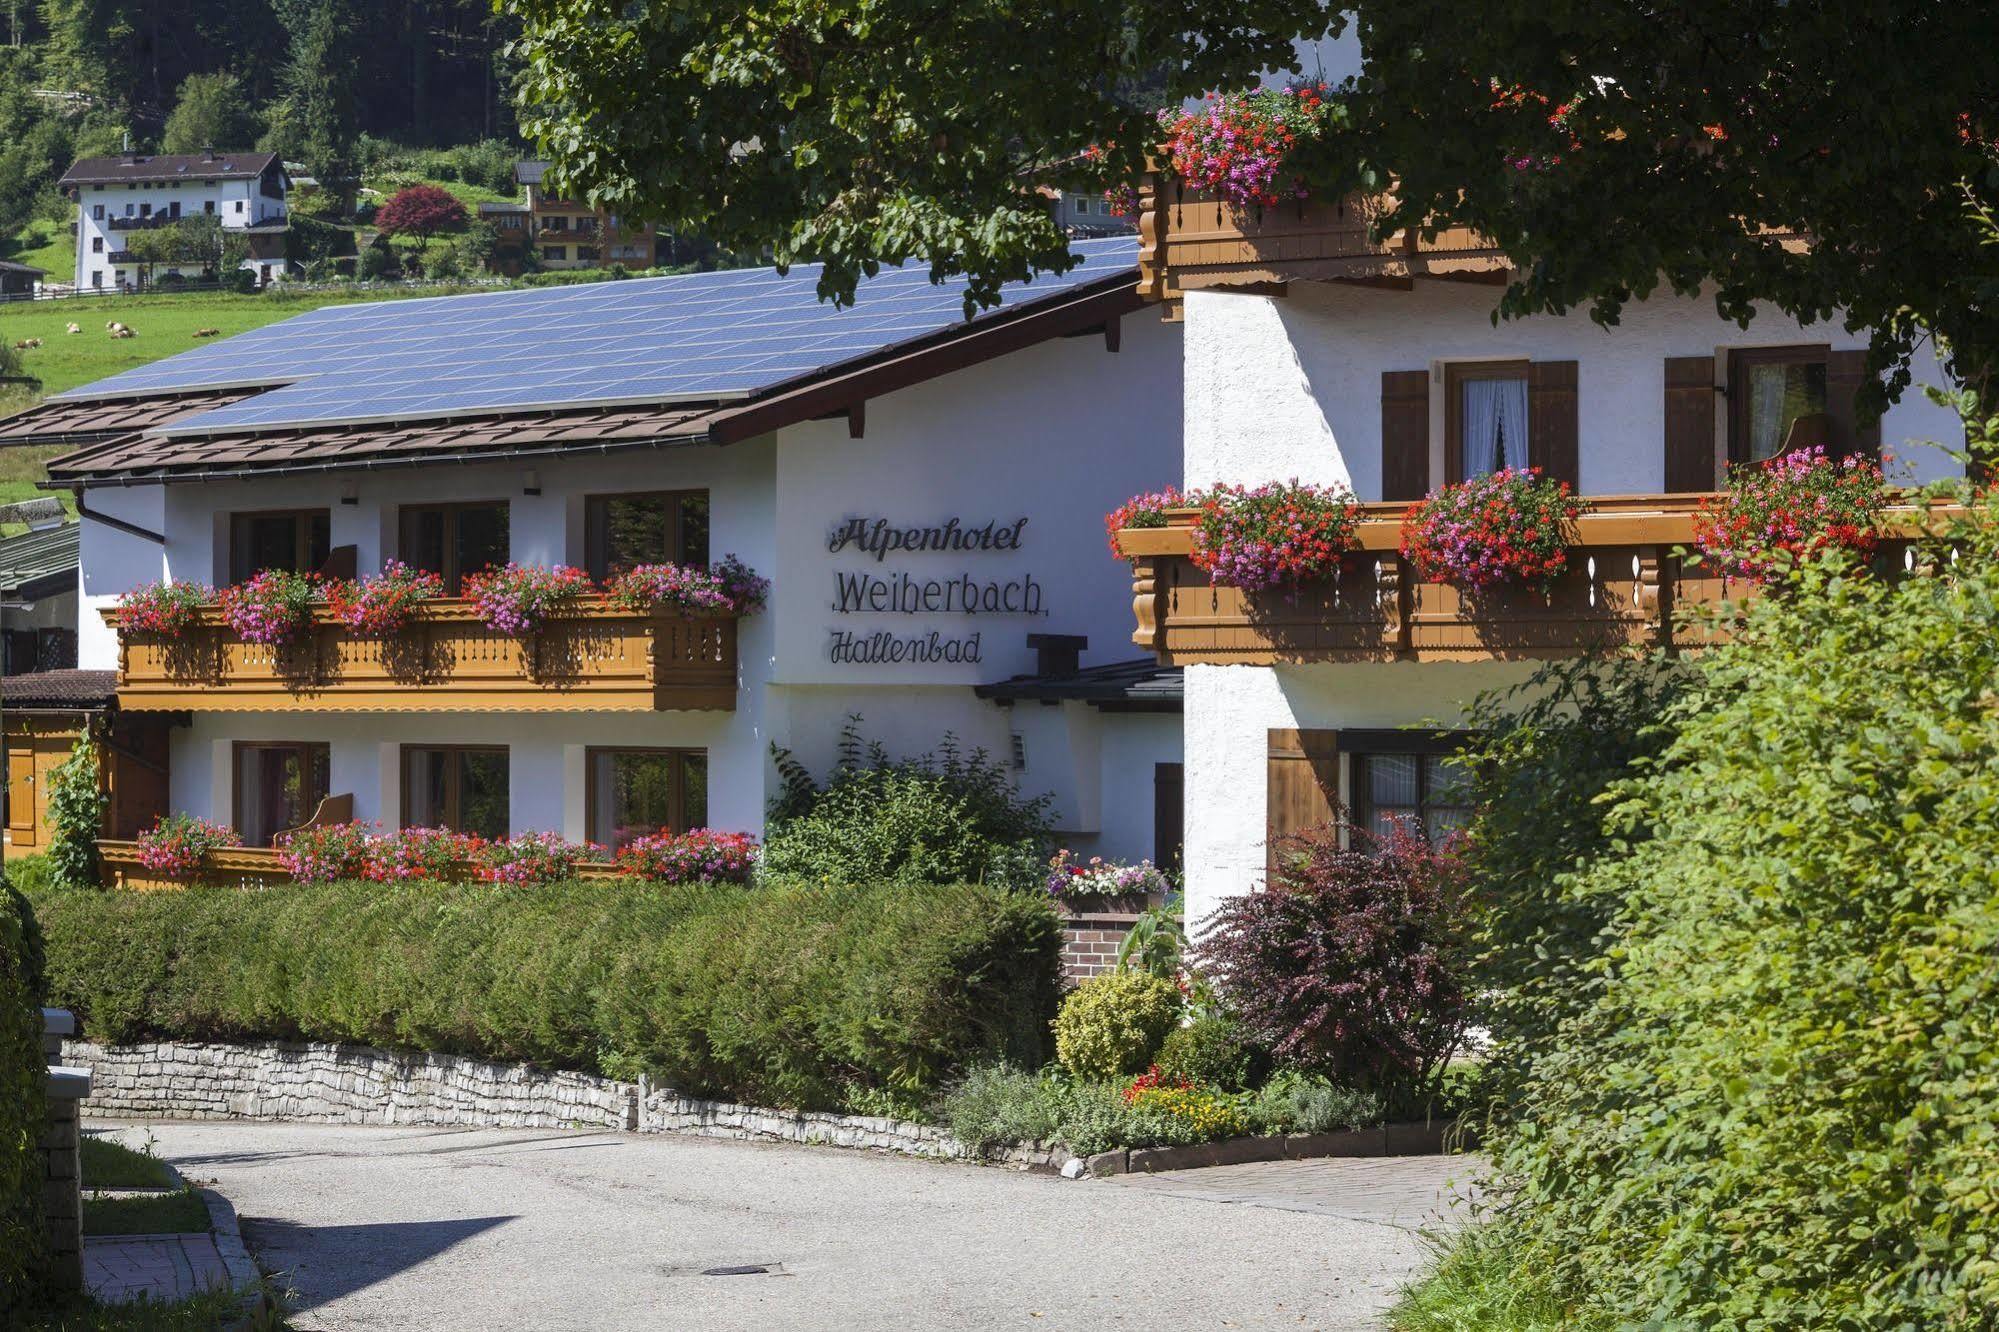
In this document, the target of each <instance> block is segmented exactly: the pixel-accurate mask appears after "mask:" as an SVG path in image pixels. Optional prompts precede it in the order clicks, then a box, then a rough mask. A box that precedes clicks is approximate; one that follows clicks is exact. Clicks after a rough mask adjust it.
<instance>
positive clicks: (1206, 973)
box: [1188, 828, 1468, 1088]
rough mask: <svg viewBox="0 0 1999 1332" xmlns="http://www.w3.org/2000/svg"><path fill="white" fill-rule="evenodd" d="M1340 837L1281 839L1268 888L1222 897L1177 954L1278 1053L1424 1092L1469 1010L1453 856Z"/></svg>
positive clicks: (1395, 836) (1462, 907) (1413, 840)
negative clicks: (1193, 940) (1195, 938)
mask: <svg viewBox="0 0 1999 1332" xmlns="http://www.w3.org/2000/svg"><path fill="white" fill-rule="evenodd" d="M1349 840H1350V845H1348V846H1341V845H1340V843H1339V838H1338V836H1337V834H1336V830H1335V829H1333V828H1325V829H1321V830H1319V831H1316V832H1312V833H1307V834H1305V835H1303V836H1299V837H1294V838H1288V839H1286V840H1285V841H1284V842H1283V843H1281V844H1280V845H1279V848H1278V855H1277V861H1278V867H1277V872H1276V875H1275V878H1274V879H1273V881H1272V883H1271V884H1270V886H1269V887H1268V888H1267V889H1265V890H1264V891H1262V892H1255V893H1244V894H1243V895H1241V896H1239V897H1234V898H1231V899H1229V901H1228V902H1227V903H1226V904H1225V905H1224V906H1222V907H1221V908H1220V909H1218V910H1217V911H1216V912H1215V913H1214V915H1212V916H1210V917H1209V918H1208V922H1207V926H1206V929H1205V931H1204V932H1203V934H1202V935H1201V938H1200V942H1199V943H1198V944H1197V945H1195V946H1194V947H1193V948H1192V949H1191V950H1190V952H1189V954H1188V958H1189V961H1190V962H1191V963H1192V964H1193V966H1194V967H1195V969H1196V970H1197V971H1198V972H1199V973H1200V974H1201V975H1202V976H1203V977H1204V978H1205V979H1206V980H1207V981H1208V983H1209V984H1210V985H1212V986H1213V987H1214V990H1215V994H1216V997H1217V998H1218V999H1219V1000H1220V1001H1221V1003H1222V1006H1223V1007H1224V1008H1225V1009H1226V1010H1227V1011H1228V1012H1229V1013H1230V1014H1231V1015H1232V1016H1234V1017H1235V1018H1236V1020H1237V1021H1238V1022H1240V1023H1241V1024H1242V1026H1243V1028H1244V1029H1245V1030H1246V1031H1247V1032H1248V1033H1249V1034H1250V1035H1251V1036H1253V1037H1255V1039H1256V1040H1257V1041H1258V1042H1259V1043H1260V1044H1262V1045H1263V1046H1264V1047H1265V1048H1267V1049H1269V1050H1270V1052H1271V1053H1272V1054H1274V1055H1276V1056H1277V1058H1278V1059H1280V1060H1282V1061H1284V1062H1286V1063H1289V1064H1294V1065H1297V1066H1299V1067H1302V1068H1308V1069H1313V1070H1316V1071H1319V1072H1323V1073H1326V1074H1329V1075H1333V1076H1336V1077H1342V1078H1346V1079H1350V1080H1353V1081H1356V1082H1361V1083H1365V1084H1370V1085H1376V1086H1383V1085H1402V1086H1414V1087H1417V1088H1427V1086H1428V1084H1429V1083H1430V1082H1431V1080H1432V1078H1433V1077H1434V1076H1435V1075H1436V1074H1437V1073H1438V1071H1439V1070H1441V1069H1442V1067H1443V1065H1444V1063H1445V1061H1446V1060H1448V1059H1449V1058H1450V1056H1451V1054H1452V1052H1453V1051H1454V1050H1456V1048H1457V1046H1458V1043H1459V1041H1460V1040H1462V1039H1463V1036H1464V1030H1465V1023H1466V1019H1467V1015H1468V1004H1467V999H1466V993H1465V972H1466V965H1467V956H1466V950H1465V946H1464V939H1465V926H1466V900H1465V894H1464V891H1463V889H1462V886H1461V884H1460V882H1459V876H1458V873H1457V860H1456V857H1455V856H1454V855H1453V854H1452V851H1451V849H1450V847H1449V846H1448V845H1446V846H1443V847H1433V846H1431V845H1430V844H1429V843H1428V842H1427V841H1425V840H1424V839H1423V838H1422V836H1420V835H1419V834H1417V833H1415V832H1413V831H1404V830H1398V831H1396V832H1394V833H1391V834H1389V835H1388V836H1386V837H1379V838H1377V837H1373V836H1371V835H1370V834H1368V833H1366V832H1364V831H1362V830H1360V829H1350V839H1349Z"/></svg>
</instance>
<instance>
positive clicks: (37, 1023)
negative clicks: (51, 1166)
mask: <svg viewBox="0 0 1999 1332" xmlns="http://www.w3.org/2000/svg"><path fill="white" fill-rule="evenodd" d="M33 937H34V915H33V913H32V912H30V911H29V910H28V904H27V900H26V899H25V898H23V897H21V896H20V895H19V894H18V893H16V892H14V891H13V890H12V889H11V888H9V887H7V886H6V885H4V884H0V1308H4V1309H18V1308H25V1307H26V1306H27V1305H28V1304H29V1303H30V1302H31V1300H33V1299H35V1298H37V1297H38V1295H39V1294H40V1286H41V1279H42V1256H43V1248H44V1246H43V1231H42V1164H41V1151H40V1148H41V1140H42V1121H43V1117H44V1116H45V1115H46V1113H47V1111H46V1110H45V1108H44V1104H43V1073H42V1070H43V1068H44V1064H43V1059H42V1011H41V1004H40V1002H39V998H38V996H37V994H36V989H37V980H36V975H35V972H36V966H37V963H36V960H35V959H34V958H33V957H32V956H31V940H32V939H33Z"/></svg>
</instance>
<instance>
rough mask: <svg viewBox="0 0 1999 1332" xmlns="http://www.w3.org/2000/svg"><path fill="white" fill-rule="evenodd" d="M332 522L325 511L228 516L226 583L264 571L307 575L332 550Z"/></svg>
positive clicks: (239, 580)
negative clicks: (279, 570) (270, 570)
mask: <svg viewBox="0 0 1999 1332" xmlns="http://www.w3.org/2000/svg"><path fill="white" fill-rule="evenodd" d="M332 533H333V522H332V518H331V517H330V516H329V515H328V513H327V511H326V510H325V509H297V510H287V511H283V512H278V513H234V514H231V515H229V581H230V582H232V583H240V582H242V581H243V580H244V579H246V578H249V577H251V576H252V575H254V574H260V573H262V572H264V570H266V569H286V570H289V571H290V572H292V573H311V572H313V571H314V570H316V569H318V568H319V566H321V565H322V564H325V563H326V557H327V556H328V555H330V554H332V550H333V541H332Z"/></svg>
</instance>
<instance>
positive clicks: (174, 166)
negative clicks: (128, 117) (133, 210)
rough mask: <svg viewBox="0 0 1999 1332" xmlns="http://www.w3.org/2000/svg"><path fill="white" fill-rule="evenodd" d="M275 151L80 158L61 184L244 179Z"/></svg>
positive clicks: (267, 163) (254, 173) (265, 163)
mask: <svg viewBox="0 0 1999 1332" xmlns="http://www.w3.org/2000/svg"><path fill="white" fill-rule="evenodd" d="M277 160H278V155H277V154H276V153H254V152H242V153H225V152H220V151H218V152H215V153H155V154H152V155H151V156H148V155H147V154H145V153H121V154H119V155H118V156H116V157H85V158H80V159H79V160H78V161H77V163H76V164H75V165H74V166H72V167H71V168H70V169H69V170H68V171H65V172H64V173H63V177H62V180H61V181H59V182H58V183H59V184H62V185H137V184H140V183H142V182H144V181H149V180H245V179H252V178H255V177H257V176H261V175H263V174H264V169H265V168H266V167H268V166H270V165H271V164H272V163H273V162H275V161H277Z"/></svg>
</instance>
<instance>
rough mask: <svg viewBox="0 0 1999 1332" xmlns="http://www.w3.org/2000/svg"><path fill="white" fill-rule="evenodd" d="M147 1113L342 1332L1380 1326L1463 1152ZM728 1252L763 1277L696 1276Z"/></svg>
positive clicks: (302, 1311) (305, 1298)
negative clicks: (1174, 1152) (896, 1145)
mask: <svg viewBox="0 0 1999 1332" xmlns="http://www.w3.org/2000/svg"><path fill="white" fill-rule="evenodd" d="M148 1134H150V1135H151V1136H152V1137H153V1139H154V1140H155V1142H156V1144H157V1150H158V1151H159V1153H160V1154H161V1155H162V1156H164V1157H166V1158H167V1159H168V1160H170V1161H172V1162H174V1164H176V1165H177V1166H179V1167H180V1168H181V1170H182V1171H183V1172H184V1173H185V1174H187V1175H188V1176H190V1177H191V1178H195V1179H213V1180H216V1181H218V1182H219V1185H220V1187H221V1189H222V1191H223V1192H224V1193H225V1194H226V1195H227V1196H228V1197H229V1198H230V1199H231V1200H232V1201H233V1202H234V1203H235V1204H236V1206H237V1208H238V1210H239V1211H240V1212H241V1213H242V1215H243V1217H244V1228H245V1235H246V1238H247V1239H248V1240H249V1244H250V1249H251V1252H252V1253H253V1254H255V1255H256V1256H257V1258H258V1260H259V1261H260V1262H261V1263H262V1264H263V1266H264V1267H265V1268H266V1269H267V1270H272V1271H276V1272H279V1273H281V1274H282V1278H283V1282H284V1284H288V1285H289V1286H290V1287H291V1288H292V1289H293V1291H294V1292H295V1295H294V1298H293V1301H292V1303H293V1307H294V1309H295V1310H296V1314H295V1317H294V1321H295V1322H296V1324H297V1325H298V1326H299V1327H301V1328H307V1329H313V1328H325V1329H339V1330H341V1332H348V1330H350V1329H352V1330H355V1332H359V1330H361V1329H385V1330H386V1329H396V1330H397V1332H412V1330H414V1329H446V1328H449V1329H460V1328H463V1329H480V1330H481V1332H485V1330H487V1329H537V1330H538V1332H539V1330H541V1329H550V1330H553V1329H572V1328H573V1329H623V1328H673V1329H710V1328H715V1329H724V1328H757V1329H761V1328H782V1329H818V1328H863V1329H877V1328H926V1329H927V1328H939V1329H953V1328H992V1327H1001V1328H1004V1327H1023V1328H1078V1329H1086V1328H1100V1327H1115V1326H1124V1327H1131V1328H1144V1329H1148V1330H1149V1329H1158V1328H1199V1327H1216V1328H1220V1327H1228V1328H1276V1327H1282V1328H1287V1329H1301V1328H1362V1327H1374V1326H1378V1325H1379V1317H1380V1312H1381V1310H1382V1309H1384V1308H1385V1307H1387V1305H1388V1304H1389V1303H1390V1302H1391V1301H1392V1299H1393V1296H1394V1292H1395V1289H1396V1288H1397V1286H1398V1285H1399V1284H1400V1283H1401V1282H1402V1281H1403V1280H1404V1279H1405V1278H1406V1277H1407V1276H1408V1275H1409V1273H1410V1272H1411V1271H1412V1269H1414V1268H1415V1267H1416V1266H1417V1265H1418V1264H1420V1263H1421V1262H1422V1260H1423V1257H1424V1255H1425V1252H1426V1249H1425V1244H1424V1241H1423V1239H1422V1238H1421V1237H1420V1236H1419V1235H1418V1234H1417V1233H1416V1232H1415V1231H1414V1230H1413V1229H1410V1228H1409V1227H1410V1226H1411V1225H1413V1224H1415V1223H1417V1222H1419V1221H1420V1220H1421V1219H1422V1216H1423V1214H1424V1213H1425V1212H1427V1211H1431V1210H1433V1209H1434V1207H1435V1206H1436V1205H1437V1204H1438V1202H1439V1199H1440V1196H1441V1195H1440V1186H1441V1185H1442V1183H1443V1179H1444V1178H1445V1177H1446V1176H1450V1177H1453V1178H1462V1177H1463V1176H1464V1175H1465V1174H1466V1173H1467V1171H1466V1169H1465V1168H1464V1164H1463V1163H1457V1164H1456V1165H1455V1166H1452V1167H1450V1168H1448V1169H1446V1168H1444V1167H1442V1166H1440V1163H1439V1162H1437V1161H1436V1160H1434V1159H1433V1160H1413V1161H1412V1164H1409V1165H1408V1166H1407V1167H1406V1168H1405V1169H1398V1168H1397V1166H1396V1165H1395V1164H1393V1163H1382V1162H1346V1163H1328V1164H1323V1165H1322V1164H1320V1163H1310V1162H1307V1163H1298V1164H1294V1165H1290V1166H1262V1167H1225V1168H1223V1169H1220V1170H1210V1171H1189V1172H1183V1173H1182V1174H1180V1175H1165V1176H1156V1177H1150V1178H1143V1179H1133V1180H1090V1181H1068V1180H1061V1179H1055V1178H1051V1177H1048V1176H1042V1175H1029V1174H1026V1173H1022V1172H1018V1171H1013V1170H1002V1169H992V1168H986V1169H981V1168H977V1167H972V1166H965V1165H954V1164H943V1163H931V1162H923V1161H913V1160H902V1159H893V1158H887V1157H880V1156H873V1155H869V1154H865V1153H860V1152H843V1151H835V1150H830V1149H817V1148H799V1147H784V1146H769V1145H762V1144H749V1143H735V1142H724V1141H706V1140H701V1139H692V1138H672V1137H637V1136H630V1135H624V1134H610V1133H598V1132H574V1133H564V1132H540V1131H526V1130H522V1131H507V1130H483V1129H482V1130H470V1129H425V1128H338V1127H325V1126H317V1125H289V1124H258V1123H201V1124H174V1123H151V1124H146V1125H142V1126H136V1127H133V1128H129V1129H127V1130H125V1136H127V1137H128V1138H137V1139H143V1138H144V1137H145V1136H146V1135H148ZM1287 1172H1288V1173H1287ZM1369 1197H1378V1199H1379V1200H1381V1201H1382V1202H1383V1204H1384V1205H1382V1206H1378V1207H1373V1208H1372V1210H1370V1207H1371V1205H1370V1204H1369V1203H1368V1201H1367V1200H1368V1198H1369ZM1412 1199H1413V1200H1414V1201H1413V1202H1412ZM729 1267H758V1268H766V1269H767V1271H764V1272H760V1273H756V1274H731V1275H707V1273H709V1272H710V1271H711V1270H712V1269H716V1268H729Z"/></svg>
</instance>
